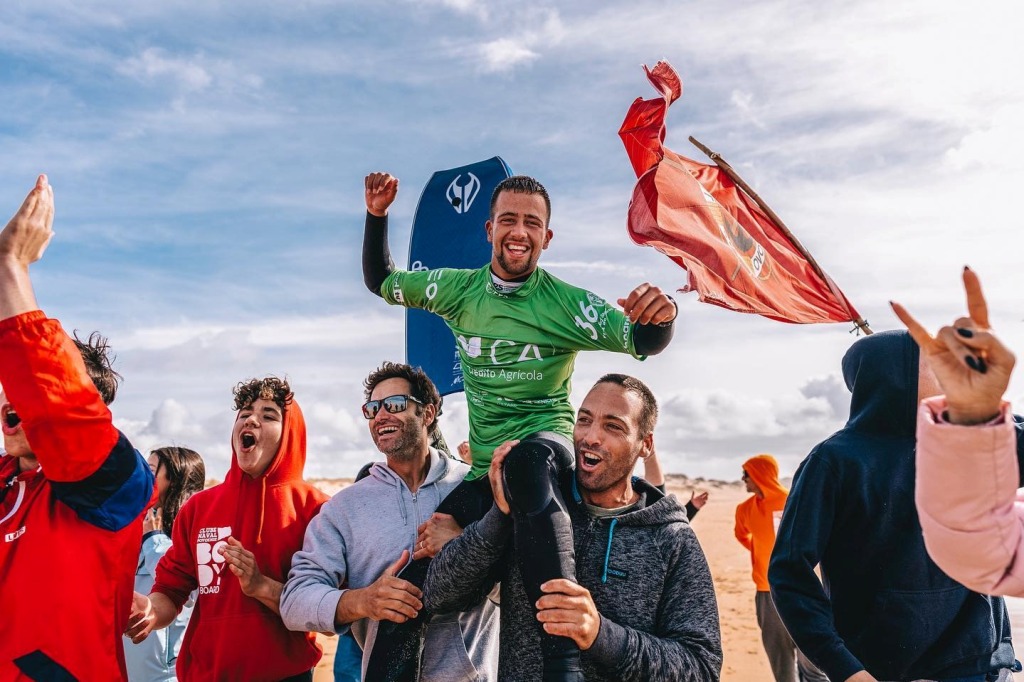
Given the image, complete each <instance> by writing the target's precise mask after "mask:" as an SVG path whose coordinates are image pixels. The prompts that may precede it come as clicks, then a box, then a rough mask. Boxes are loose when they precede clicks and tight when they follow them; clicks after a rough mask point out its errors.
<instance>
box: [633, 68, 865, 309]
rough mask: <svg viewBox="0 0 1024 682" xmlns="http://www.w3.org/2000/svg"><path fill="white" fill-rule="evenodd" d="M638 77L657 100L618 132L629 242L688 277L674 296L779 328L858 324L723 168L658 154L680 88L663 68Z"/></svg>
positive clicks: (644, 103) (640, 107) (636, 110)
mask: <svg viewBox="0 0 1024 682" xmlns="http://www.w3.org/2000/svg"><path fill="white" fill-rule="evenodd" d="M644 71H645V72H646V73H647V78H648V79H649V80H650V81H651V84H652V85H654V87H655V89H656V90H658V91H659V92H661V93H662V97H660V98H657V99H649V100H644V99H641V98H639V97H638V98H637V99H636V101H635V102H633V105H632V106H631V107H630V108H629V112H628V113H627V114H626V120H625V121H623V123H622V127H621V128H620V129H619V137H621V138H622V142H623V144H625V146H626V154H627V155H628V156H629V160H630V162H631V163H632V164H633V170H634V171H635V172H636V174H637V177H638V178H639V180H638V181H637V184H636V189H634V190H633V199H632V201H631V203H630V206H629V224H628V229H629V235H630V237H632V239H633V241H635V242H636V243H637V244H641V245H647V246H653V247H654V248H656V249H657V250H658V251H660V252H662V253H663V254H665V255H666V256H668V257H669V258H671V259H672V260H673V261H675V262H676V263H678V264H679V265H681V266H683V267H684V268H685V269H686V270H687V272H688V273H689V277H688V282H687V284H686V286H685V287H683V288H682V289H680V291H683V292H687V291H697V293H698V295H699V296H700V300H701V301H704V302H706V303H713V304H715V305H718V306H722V307H723V308H728V309H730V310H736V311H739V312H745V313H757V314H758V315H763V316H765V317H769V318H772V319H774V320H781V321H783V322H799V323H811V322H847V321H851V322H853V321H857V320H858V319H859V318H860V315H859V314H858V313H857V311H856V310H854V308H853V306H852V305H850V302H849V301H848V300H846V296H844V295H843V292H841V291H840V290H839V287H837V286H836V285H835V283H834V282H833V281H832V280H831V278H829V277H828V275H824V273H822V274H821V275H819V274H818V273H817V272H816V271H815V269H814V267H813V266H812V265H811V263H810V262H809V261H808V260H807V258H806V257H805V256H804V255H803V254H802V253H801V251H800V249H799V248H798V247H797V246H796V245H795V244H794V243H793V241H792V240H791V239H790V238H789V237H788V236H787V234H786V231H785V230H784V229H782V228H780V227H779V226H778V225H776V224H775V222H773V221H772V220H771V219H770V218H769V217H768V216H767V215H766V214H765V212H764V211H762V210H761V208H760V207H759V206H758V205H757V204H756V203H755V202H754V200H753V199H751V198H750V197H749V196H748V195H747V194H746V193H745V192H743V191H742V190H741V189H740V188H739V187H737V186H736V183H734V182H733V181H732V180H731V179H730V178H729V176H728V175H726V174H725V172H724V171H723V170H722V169H721V168H719V167H718V166H709V165H707V164H703V163H699V162H697V161H694V160H692V159H688V158H686V157H685V156H680V155H679V154H676V153H675V152H673V151H672V150H671V149H668V148H667V147H665V146H664V145H663V143H664V141H665V114H666V113H667V112H668V108H669V105H671V104H672V102H674V101H675V100H677V99H679V97H680V96H681V95H682V92H683V85H682V82H681V81H680V79H679V76H678V75H677V74H676V72H675V71H674V70H673V69H672V67H671V66H670V65H669V64H668V62H664V61H662V62H658V63H657V64H656V65H655V67H654V69H653V70H651V69H648V68H647V67H646V66H645V67H644Z"/></svg>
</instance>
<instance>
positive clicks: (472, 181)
mask: <svg viewBox="0 0 1024 682" xmlns="http://www.w3.org/2000/svg"><path fill="white" fill-rule="evenodd" d="M466 175H468V176H469V179H468V180H467V181H466V182H465V183H463V184H460V183H459V180H460V179H461V178H462V174H461V173H459V174H458V175H456V176H455V179H454V180H452V182H451V184H450V185H448V189H447V190H445V193H444V196H445V198H446V199H447V200H448V203H449V204H450V205H451V207H452V208H454V209H455V212H456V213H458V214H460V215H461V214H463V213H468V212H469V207H470V206H472V205H473V200H474V199H476V195H477V194H479V193H480V179H479V178H478V177H476V176H475V175H473V174H472V173H466Z"/></svg>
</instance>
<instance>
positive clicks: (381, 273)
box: [363, 212, 668, 343]
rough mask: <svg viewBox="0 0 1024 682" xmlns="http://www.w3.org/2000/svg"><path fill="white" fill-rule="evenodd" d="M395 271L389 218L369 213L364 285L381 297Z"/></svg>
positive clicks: (364, 246)
mask: <svg viewBox="0 0 1024 682" xmlns="http://www.w3.org/2000/svg"><path fill="white" fill-rule="evenodd" d="M394 269H395V264H394V262H393V261H392V260H391V249H390V248H388V217H387V216H384V217H377V216H375V215H372V214H371V213H369V212H368V213H367V214H366V227H365V228H364V229H363V283H364V284H366V288H367V289H369V290H370V291H372V292H373V293H375V294H377V295H378V296H380V295H381V294H380V287H381V285H382V284H384V280H385V279H387V277H388V275H390V274H391V273H392V272H393V271H394ZM666 343H668V342H667V341H666Z"/></svg>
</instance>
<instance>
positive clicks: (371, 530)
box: [281, 448, 498, 682]
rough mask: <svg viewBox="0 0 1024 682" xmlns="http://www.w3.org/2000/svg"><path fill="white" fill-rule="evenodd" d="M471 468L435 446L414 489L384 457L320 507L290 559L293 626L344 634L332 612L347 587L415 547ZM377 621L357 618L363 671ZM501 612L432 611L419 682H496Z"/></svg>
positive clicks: (476, 607)
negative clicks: (440, 613) (418, 535)
mask: <svg viewBox="0 0 1024 682" xmlns="http://www.w3.org/2000/svg"><path fill="white" fill-rule="evenodd" d="M467 471H469V467H468V466H467V465H466V464H463V463H462V462H457V461H456V460H453V459H451V458H448V457H443V456H440V455H439V454H438V452H437V450H435V449H434V448H431V449H430V470H429V471H428V473H427V478H426V480H425V481H424V482H423V484H422V485H421V486H420V487H419V489H418V490H417V491H416V492H415V493H413V492H411V491H410V490H409V488H408V486H406V485H405V481H403V480H402V479H401V477H400V476H398V475H397V474H396V473H395V472H393V471H392V470H391V469H390V468H388V466H387V464H385V463H384V462H377V463H375V464H374V465H373V467H372V468H371V469H370V475H369V476H367V477H366V478H364V479H363V480H361V481H359V482H357V483H354V484H352V485H351V486H349V487H347V488H345V489H344V490H342V491H341V492H339V493H338V494H337V495H335V496H334V497H332V498H331V499H330V500H329V501H328V502H327V503H326V504H324V506H323V507H322V508H321V509H320V514H318V515H317V516H316V517H315V518H314V519H313V520H312V521H311V522H310V524H309V526H308V527H307V528H306V536H305V539H304V541H303V544H302V550H301V551H299V552H297V553H296V554H295V556H294V558H293V559H292V568H291V571H290V572H289V573H288V581H287V582H286V583H285V586H284V592H283V593H282V595H281V618H282V619H283V620H284V623H285V625H286V626H287V627H288V628H289V629H291V630H301V631H309V632H314V631H317V632H338V633H341V632H345V631H346V630H348V629H349V628H348V626H341V627H337V628H336V627H335V625H334V613H335V609H336V608H337V606H338V600H339V599H341V595H342V593H343V592H344V589H342V588H341V586H342V585H344V586H345V588H360V587H366V586H367V585H369V584H371V583H372V582H373V581H375V580H376V579H377V578H378V577H380V575H381V573H383V572H384V569H385V568H387V567H388V565H390V564H392V563H394V561H395V560H396V559H398V557H400V556H401V554H402V550H404V549H407V550H409V554H410V556H411V555H412V552H413V550H414V548H415V547H414V546H415V544H416V528H417V527H418V526H419V525H420V524H421V523H423V522H424V521H426V520H427V519H428V518H430V515H431V514H433V513H434V510H435V509H437V506H438V505H439V504H440V503H441V500H443V499H444V498H445V496H447V495H448V493H450V492H451V491H452V490H453V489H454V488H455V486H457V485H458V484H459V483H461V482H462V479H463V477H464V476H465V475H466V472H467ZM377 627H378V622H377V621H374V620H369V619H364V620H360V621H356V622H355V623H352V633H353V635H355V638H356V641H357V642H359V645H360V646H361V647H362V648H363V652H364V655H363V674H364V675H365V673H366V663H367V660H368V658H369V652H370V651H371V650H372V648H373V641H374V639H375V638H376V635H377ZM497 650H498V609H497V607H496V606H495V605H494V604H493V603H492V602H491V601H490V600H488V599H486V598H482V599H480V600H478V601H477V602H476V603H474V604H473V605H472V606H471V607H470V608H469V610H468V611H467V612H465V613H460V614H449V615H446V616H435V617H434V618H432V619H431V621H430V625H429V626H428V627H427V633H426V638H425V641H424V652H423V667H422V671H423V672H422V675H421V677H420V680H421V682H442V681H443V682H461V681H463V680H465V681H467V682H469V681H474V682H476V681H481V682H484V681H486V682H489V681H490V680H495V679H497V676H496V667H497V653H498V652H497Z"/></svg>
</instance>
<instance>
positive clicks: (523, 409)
mask: <svg viewBox="0 0 1024 682" xmlns="http://www.w3.org/2000/svg"><path fill="white" fill-rule="evenodd" d="M397 191H398V180H397V179H396V178H394V177H393V176H391V175H389V174H387V173H372V174H370V175H369V176H367V178H366V183H365V199H366V208H367V216H366V226H365V235H364V244H363V272H364V280H365V282H366V286H367V288H368V289H369V290H370V291H371V292H373V293H374V294H376V295H378V296H380V297H381V298H383V299H384V300H385V301H387V302H388V303H390V304H396V305H403V306H407V307H416V308H422V309H425V310H427V311H430V312H432V313H435V314H437V315H439V316H441V317H442V318H443V319H444V320H445V321H446V323H447V324H448V326H449V327H450V328H451V330H452V332H453V334H454V336H455V338H456V339H457V340H458V352H459V356H460V360H461V363H462V369H463V377H464V382H465V391H466V397H467V405H468V406H469V427H470V428H469V440H468V443H467V444H465V445H464V446H460V447H459V449H458V450H459V453H460V456H458V457H454V456H451V455H449V454H448V453H447V451H446V448H445V447H444V446H443V438H441V437H440V429H439V422H438V417H439V416H440V413H441V397H440V395H439V394H438V391H437V388H436V387H435V386H434V384H433V382H432V381H431V379H430V378H429V377H428V376H427V375H426V374H425V373H424V372H423V371H422V370H421V369H419V368H417V367H411V366H409V365H407V364H403V363H398V362H390V361H385V362H383V363H382V364H381V365H380V366H379V367H378V368H376V369H374V370H373V371H372V372H370V373H369V375H368V376H367V378H366V379H365V382H364V387H365V402H364V403H363V405H362V413H363V416H364V417H365V419H366V422H367V426H368V430H369V433H370V437H371V439H372V440H373V443H374V445H375V446H376V447H377V449H378V450H379V452H380V453H381V455H382V456H383V458H384V459H383V461H378V462H374V463H372V464H371V465H368V466H367V467H365V468H364V471H362V472H360V474H359V476H357V480H356V482H355V483H353V484H352V485H350V486H348V487H346V488H344V489H343V490H342V491H341V492H339V493H338V494H336V495H335V496H334V497H332V498H330V499H328V498H327V497H326V496H325V495H324V494H323V493H321V492H320V491H319V490H318V489H317V488H315V487H314V486H312V485H311V484H309V483H307V482H306V481H305V480H304V478H303V469H304V465H305V459H306V426H305V421H304V419H303V415H302V411H301V409H300V408H299V403H298V401H297V399H296V396H295V395H294V393H293V391H292V388H291V387H290V386H289V384H288V382H287V381H285V380H282V379H279V378H276V377H266V378H262V379H252V380H248V381H242V382H240V383H239V384H238V385H236V386H235V388H234V407H235V410H236V417H235V420H234V423H233V425H232V428H231V434H230V443H231V450H232V459H231V467H230V470H229V472H228V475H227V477H226V478H225V480H224V482H223V483H220V484H218V485H215V486H213V487H211V488H209V489H205V490H204V489H203V487H204V480H205V469H204V464H203V461H202V458H201V456H200V455H199V454H198V453H196V452H193V451H191V450H188V449H187V448H183V447H163V448H158V449H156V450H154V451H153V452H152V453H150V455H149V458H148V461H147V460H146V459H144V458H143V456H142V455H141V454H140V453H139V452H138V451H137V450H136V449H135V448H134V447H133V446H132V445H131V443H130V442H129V441H128V439H127V438H126V437H125V436H124V435H123V434H121V433H120V432H118V431H117V429H116V428H115V427H114V426H113V423H112V419H111V413H110V411H109V409H108V408H107V405H108V404H109V403H110V402H112V401H113V399H114V395H115V392H116V388H117V385H118V380H119V375H117V373H116V372H114V370H113V369H112V367H111V366H110V362H109V359H108V354H107V343H106V339H104V338H103V337H102V336H100V335H99V334H93V335H92V336H91V337H89V339H87V340H84V341H83V340H79V339H77V338H71V337H69V336H68V335H67V334H66V333H65V332H64V331H63V329H62V328H61V326H60V324H59V323H58V322H57V321H56V320H52V319H49V318H47V317H46V316H45V314H44V313H43V312H42V311H40V310H39V307H38V305H37V303H36V300H35V295H34V293H33V289H32V283H31V278H30V277H29V266H30V265H31V264H32V263H34V262H36V261H38V260H39V259H40V258H41V257H42V256H43V253H44V251H45V249H46V247H47V245H48V243H49V241H50V238H51V237H52V234H53V233H52V222H53V191H52V188H51V187H50V186H49V184H48V182H47V179H46V177H45V176H40V178H39V179H38V180H37V182H36V185H35V187H34V188H33V189H32V191H31V192H30V193H29V195H28V197H27V198H26V200H25V202H24V203H23V205H22V206H21V208H20V209H19V210H18V211H17V213H16V214H15V216H14V217H13V218H12V219H11V221H10V222H9V223H8V224H7V226H6V227H5V228H4V230H3V231H2V232H0V385H2V387H3V393H0V422H2V423H0V426H2V428H3V435H4V448H5V450H6V454H4V455H2V457H0V533H2V535H3V543H0V603H2V604H3V605H4V607H5V614H6V615H5V617H4V618H3V619H2V622H3V625H0V631H2V636H0V680H4V681H5V680H124V679H128V680H133V681H134V680H171V679H181V680H246V681H249V680H254V681H259V680H266V681H268V682H269V681H275V682H276V681H293V680H307V681H308V680H312V669H313V667H314V666H315V665H316V663H317V661H318V660H319V658H320V655H321V652H320V649H319V646H318V645H317V643H316V633H328V634H337V635H341V637H342V638H344V639H343V640H341V641H345V642H347V643H348V645H347V646H349V647H350V648H349V649H347V650H348V651H350V652H353V653H354V655H355V656H357V657H358V658H359V659H361V660H360V661H359V664H358V665H357V666H355V667H356V668H357V670H348V671H343V670H342V669H341V668H340V667H339V668H338V669H337V670H338V673H337V674H338V679H346V678H343V677H342V675H348V678H347V679H359V678H361V679H364V680H367V681H368V682H374V681H378V680H386V681H389V682H392V681H393V682H401V681H410V682H411V681H415V680H421V681H422V682H442V681H445V682H447V681H456V682H457V681H460V680H466V681H471V680H482V681H489V680H514V681H516V682H518V681H530V680H540V681H543V682H556V681H557V682H582V681H584V680H586V681H603V680H607V681H613V680H614V681H636V682H641V681H647V680H673V681H682V682H712V681H717V680H718V679H719V678H720V676H721V671H722V662H723V661H722V656H723V655H722V642H721V629H720V624H719V611H718V605H717V603H716V597H715V590H714V584H713V582H712V577H711V573H710V570H709V568H708V564H707V561H706V558H705V555H704V552H703V550H702V549H701V546H700V544H699V542H698V539H697V536H696V534H695V533H694V531H693V529H692V528H691V526H690V520H691V519H692V518H693V516H694V515H695V514H696V513H697V512H698V510H699V509H700V508H701V507H702V506H703V505H704V503H705V502H706V501H707V495H706V494H703V495H697V496H693V497H691V499H690V501H689V502H688V503H687V504H686V505H683V504H680V502H679V501H678V500H677V499H676V497H675V496H674V495H667V494H666V493H665V489H664V478H663V476H662V474H661V471H660V466H659V465H658V463H657V457H656V454H655V445H654V430H655V426H656V424H657V419H658V401H657V399H656V397H655V396H654V394H653V393H652V391H651V390H650V388H649V387H648V386H647V385H646V384H645V383H644V382H643V381H641V380H640V379H638V378H636V377H633V376H629V375H626V374H606V375H604V376H602V377H601V378H600V379H598V381H597V382H596V383H595V384H594V385H593V386H592V387H591V388H590V390H589V391H588V392H587V394H586V396H585V398H584V399H583V402H582V403H581V405H580V406H579V408H578V409H573V407H572V406H571V405H570V403H569V391H570V381H571V376H572V370H573V364H574V360H575V357H576V354H577V353H578V352H579V351H581V350H608V351H613V352H621V353H628V354H630V355H633V356H634V357H636V358H637V359H640V360H642V359H644V358H645V357H646V356H648V355H652V354H655V353H658V352H661V351H662V350H664V349H665V348H666V347H667V345H668V344H669V342H670V341H671V338H672V334H673V327H674V322H675V319H676V315H677V308H676V306H675V303H674V301H673V300H672V299H671V297H669V296H668V295H666V294H665V293H664V292H662V291H661V290H659V289H658V288H657V287H654V286H652V285H650V284H648V283H643V284H640V285H639V286H637V287H636V288H634V289H633V290H632V291H631V292H629V293H628V294H627V295H626V296H625V297H623V298H621V299H619V300H618V301H617V303H618V306H619V307H616V306H613V305H610V304H608V303H606V302H605V301H604V300H603V299H601V298H599V297H598V296H596V295H595V294H593V293H592V292H589V291H586V290H584V289H580V288H578V287H574V286H572V285H570V284H567V283H565V282H562V281H561V280H558V279H557V278H555V277H553V276H551V275H550V274H549V273H547V272H546V271H544V270H543V269H542V268H540V267H539V266H538V260H539V258H540V255H541V252H542V251H543V250H544V249H546V248H547V246H548V244H549V242H550V240H551V239H552V237H553V232H552V230H551V229H550V217H551V202H550V198H549V197H548V195H547V192H546V191H545V189H544V187H543V186H542V185H541V184H540V183H539V182H537V181H536V180H535V179H533V178H528V177H524V176H515V177H512V178H509V179H508V180H505V181H503V182H502V183H501V184H499V185H498V187H497V188H496V189H495V191H494V193H493V196H492V198H491V206H490V219H489V220H488V221H487V222H486V225H485V230H486V233H487V239H488V241H489V242H490V243H491V244H492V257H491V260H490V262H489V263H486V264H483V265H482V266H481V267H480V268H479V269H477V270H453V269H444V268H442V269H435V270H427V271H416V272H410V271H403V270H398V269H396V268H395V267H394V265H393V263H392V262H391V258H390V255H389V250H388V243H387V214H388V208H389V207H390V205H391V204H392V203H393V202H394V200H395V198H396V196H397ZM964 284H965V288H966V291H967V303H968V315H967V316H966V317H961V318H958V319H957V320H956V321H955V322H954V323H953V324H952V325H951V326H949V327H944V328H943V329H942V330H940V331H939V332H938V333H937V334H936V335H935V336H932V335H931V334H929V333H928V332H927V331H926V330H925V329H924V328H923V327H922V326H921V325H920V324H918V323H917V322H916V321H915V320H914V318H913V317H912V316H911V315H910V314H909V313H908V312H907V311H906V310H905V309H904V308H903V307H902V306H899V305H898V304H894V306H893V307H894V310H895V311H896V314H897V315H898V316H899V317H900V319H901V320H902V321H903V322H904V324H905V325H906V327H907V331H896V332H884V333H878V334H874V335H871V336H868V337H866V338H864V339H861V340H858V341H857V342H856V343H854V344H853V346H852V347H851V349H850V350H849V352H848V353H847V354H846V356H845V358H844V359H843V373H844V376H845V378H846V381H847V385H848V387H849V389H850V391H851V393H852V399H851V409H850V419H849V421H848V422H847V424H846V425H845V426H844V427H843V428H842V429H840V430H839V431H838V432H837V433H835V434H834V435H832V436H831V437H830V438H828V439H826V440H825V441H823V442H822V443H821V444H819V445H818V446H816V447H815V448H814V449H813V450H812V451H811V453H810V454H809V455H808V457H807V458H806V459H805V460H804V461H803V463H802V464H801V466H800V468H799V469H798V471H797V473H796V476H795V478H794V483H793V487H792V490H787V489H786V488H785V487H784V486H783V485H782V484H781V482H780V481H779V469H778V464H777V462H776V461H775V460H774V458H772V457H771V456H769V455H763V454H762V455H757V456H755V457H752V458H750V459H748V460H747V461H746V462H745V463H744V465H743V467H742V477H743V481H744V483H745V485H746V487H747V491H748V492H750V493H751V497H750V498H749V499H748V500H746V501H744V502H743V503H742V504H741V505H740V506H739V507H737V509H736V526H735V535H736V538H737V540H738V541H739V542H740V543H741V544H742V545H743V546H744V547H745V548H746V549H747V550H748V551H749V552H750V557H751V565H752V578H753V582H754V587H755V590H754V602H755V610H756V613H757V623H758V626H759V628H760V630H761V634H762V641H763V644H764V647H765V652H766V654H767V656H768V659H769V662H770V664H771V670H772V674H773V676H774V678H775V679H776V680H777V681H778V682H783V681H784V682H796V681H797V680H804V681H818V680H828V679H830V680H834V681H837V682H838V681H843V682H869V681H872V680H877V681H889V682H897V681H900V682H904V681H905V682H911V681H918V680H931V681H934V682H983V681H984V682H990V681H994V680H1007V679H1011V677H1012V672H1014V671H1016V670H1019V669H1020V664H1019V663H1017V661H1016V660H1015V655H1014V650H1013V645H1012V642H1011V638H1010V627H1009V621H1008V617H1007V612H1006V607H1005V604H1004V603H1003V600H1002V598H1001V596H999V595H1003V594H1024V569H1022V568H1021V563H1024V562H1019V561H1018V554H1019V553H1020V552H1024V550H1021V549H1020V548H1021V547H1022V546H1024V533H1022V524H1024V511H1022V510H1024V506H1021V505H1016V501H1017V497H1016V496H1017V490H1018V488H1020V487H1021V485H1022V483H1024V481H1021V474H1020V471H1021V468H1020V460H1021V458H1022V456H1024V445H1022V439H1021V420H1018V419H1017V418H1016V417H1014V416H1013V415H1012V414H1011V412H1010V408H1009V405H1008V404H1007V403H1005V402H1004V400H1003V395H1004V394H1005V392H1006V389H1007V386H1008V382H1009V378H1010V374H1011V371H1012V367H1013V364H1014V357H1013V355H1012V353H1011V352H1010V351H1009V350H1008V349H1007V348H1006V347H1005V346H1004V345H1003V344H1002V343H1001V342H1000V341H999V339H998V338H997V337H996V336H995V335H994V334H993V332H992V330H991V329H990V327H989V319H988V312H987V307H986V304H985V300H984V296H983V294H982V291H981V286H980V283H979V281H978V278H977V275H976V274H975V273H974V272H973V271H971V270H969V269H966V270H965V272H964ZM497 369H500V370H501V371H502V372H503V376H502V377H501V378H500V379H499V378H497V372H496V370H497ZM509 377H512V379H509ZM641 463H642V464H644V465H645V466H644V472H645V475H644V476H643V477H640V476H636V475H634V471H635V470H636V469H637V467H638V465H639V464H641ZM951 482H955V485H951ZM1022 499H1024V498H1022ZM818 572H820V577H819V573H818ZM83 585H87V586H88V589H82V586H83ZM353 642H354V644H352V643H353ZM345 650H346V649H345V648H344V647H339V651H345ZM339 656H340V658H339V660H340V661H343V660H344V658H345V657H344V654H339Z"/></svg>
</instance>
